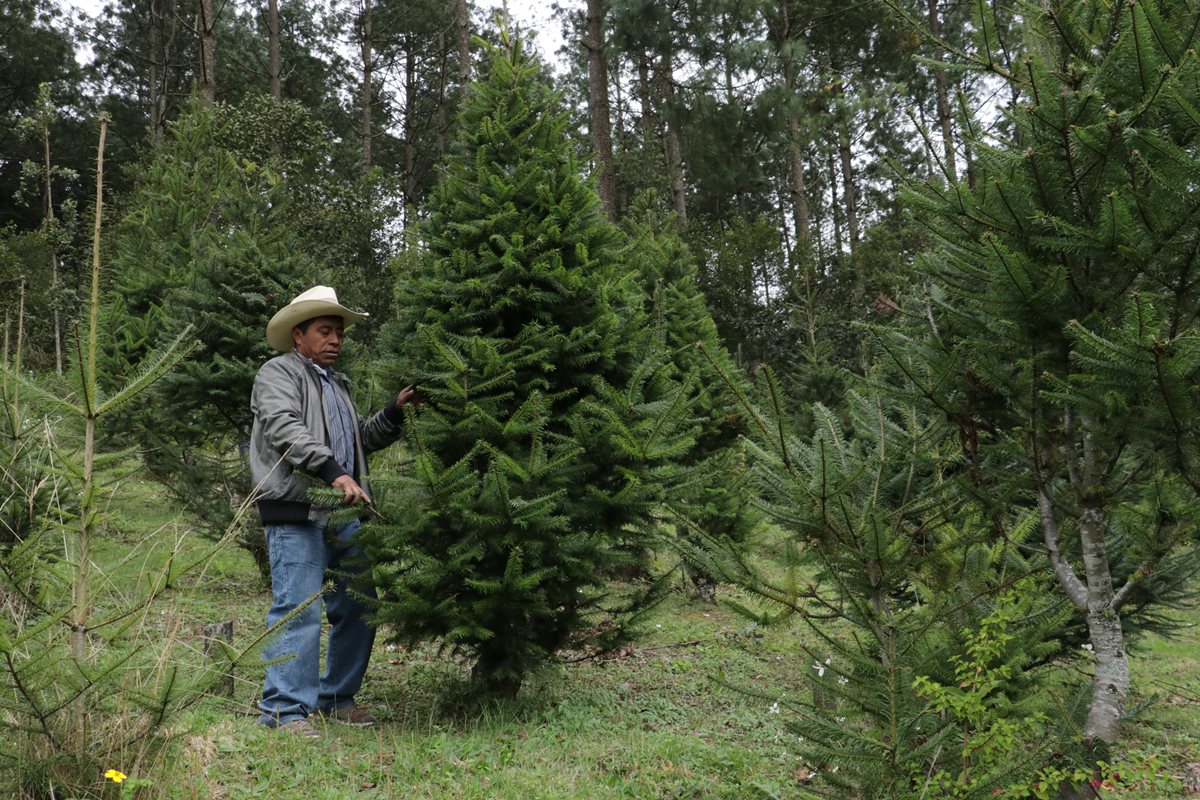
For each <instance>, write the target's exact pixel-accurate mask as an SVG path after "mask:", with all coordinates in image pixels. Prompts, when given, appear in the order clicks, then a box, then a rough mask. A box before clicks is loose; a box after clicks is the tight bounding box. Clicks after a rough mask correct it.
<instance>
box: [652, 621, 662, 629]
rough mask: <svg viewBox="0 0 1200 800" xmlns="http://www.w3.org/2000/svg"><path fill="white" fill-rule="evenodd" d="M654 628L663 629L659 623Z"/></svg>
mask: <svg viewBox="0 0 1200 800" xmlns="http://www.w3.org/2000/svg"><path fill="white" fill-rule="evenodd" d="M654 627H656V628H661V627H662V623H661V622H660V623H658V624H657V625H655V626H654Z"/></svg>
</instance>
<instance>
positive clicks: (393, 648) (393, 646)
mask: <svg viewBox="0 0 1200 800" xmlns="http://www.w3.org/2000/svg"><path fill="white" fill-rule="evenodd" d="M384 649H386V650H387V651H388V652H389V653H394V652H396V645H394V644H389V645H388V646H387V647H386V648H384Z"/></svg>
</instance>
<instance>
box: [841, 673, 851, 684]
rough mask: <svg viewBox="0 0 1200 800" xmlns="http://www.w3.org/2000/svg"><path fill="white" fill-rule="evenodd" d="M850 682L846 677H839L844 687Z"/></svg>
mask: <svg viewBox="0 0 1200 800" xmlns="http://www.w3.org/2000/svg"><path fill="white" fill-rule="evenodd" d="M849 682H850V679H849V678H847V677H846V676H845V675H838V683H840V684H841V685H842V686H845V685H846V684H847V683H849Z"/></svg>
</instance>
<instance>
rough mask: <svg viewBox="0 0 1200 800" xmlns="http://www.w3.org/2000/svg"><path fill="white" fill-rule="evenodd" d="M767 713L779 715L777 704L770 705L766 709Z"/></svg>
mask: <svg viewBox="0 0 1200 800" xmlns="http://www.w3.org/2000/svg"><path fill="white" fill-rule="evenodd" d="M767 713H768V714H778V713H779V703H771V705H770V706H768V707H767Z"/></svg>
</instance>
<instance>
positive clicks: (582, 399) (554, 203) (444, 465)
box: [364, 37, 688, 694]
mask: <svg viewBox="0 0 1200 800" xmlns="http://www.w3.org/2000/svg"><path fill="white" fill-rule="evenodd" d="M567 123H568V117H567V115H566V114H565V113H564V112H563V111H562V109H561V105H560V101H559V100H558V99H557V98H556V96H555V95H554V94H553V93H552V91H551V89H550V88H549V86H548V85H547V83H546V81H545V79H544V77H543V76H542V75H540V74H539V71H538V68H537V66H536V65H535V64H533V63H531V62H530V61H529V60H528V59H526V58H525V57H524V55H523V54H522V52H521V49H520V45H519V44H517V43H515V42H511V41H509V40H508V39H507V37H505V38H503V40H502V47H497V48H495V49H493V51H492V53H491V65H490V70H489V72H488V74H487V75H486V77H484V78H482V79H481V80H480V81H478V82H477V83H476V84H475V85H474V86H472V88H471V91H470V93H469V98H468V100H467V105H466V109H465V111H464V115H463V118H462V121H461V126H462V127H461V130H460V133H459V136H458V138H457V140H456V142H455V143H454V145H453V147H452V149H451V153H452V155H451V157H450V159H449V162H448V164H447V166H446V168H445V172H444V177H443V180H442V182H441V183H440V184H439V186H438V188H437V189H436V191H435V192H434V194H433V196H432V199H431V201H430V204H429V206H428V208H427V209H426V213H427V221H426V222H425V223H424V224H423V225H422V234H423V239H424V241H423V242H422V244H423V246H424V248H425V249H424V250H423V252H422V253H421V255H420V256H419V260H418V261H417V264H416V266H415V268H414V271H413V273H412V274H410V275H405V276H403V277H402V280H401V282H400V284H399V293H398V297H397V307H398V308H399V309H401V311H402V314H403V316H402V319H401V322H400V324H399V325H398V326H397V329H396V332H395V338H394V339H392V344H391V352H392V354H393V356H394V357H395V358H396V359H398V365H397V367H396V370H397V371H398V372H397V374H399V375H402V376H404V379H406V380H410V381H416V382H418V383H419V384H420V387H421V391H422V393H423V394H424V395H425V396H426V397H427V399H428V404H427V406H426V407H425V408H422V409H420V411H419V412H417V413H415V414H413V415H412V416H411V417H410V420H409V427H408V432H409V443H410V447H411V449H412V454H413V458H414V463H413V464H412V465H411V467H410V468H409V469H408V470H407V471H406V474H405V475H404V478H403V483H402V485H401V486H400V487H399V490H398V492H397V493H396V494H395V495H394V496H393V497H392V498H391V499H390V500H389V501H388V502H387V503H386V504H384V505H383V506H381V508H382V513H383V516H384V517H385V518H387V519H388V520H389V521H390V522H389V524H387V525H383V526H376V527H375V530H374V532H366V533H364V536H365V538H366V540H367V542H368V550H369V552H370V553H371V555H372V557H373V558H374V559H375V560H376V561H377V562H378V563H379V564H380V565H381V566H380V568H379V569H380V573H381V574H382V575H383V577H384V584H383V589H384V591H385V594H386V598H387V599H386V601H385V602H384V604H383V605H382V607H381V609H380V612H379V615H378V617H379V621H380V622H382V623H387V624H389V625H391V626H394V630H395V631H396V635H397V637H398V638H400V639H404V640H409V641H412V640H420V639H438V640H440V641H441V642H442V643H443V644H444V645H445V646H447V647H449V648H451V649H454V650H459V651H463V652H465V653H467V654H468V655H469V656H471V657H472V658H473V660H474V662H475V667H474V676H475V678H476V680H477V682H478V683H479V684H481V685H482V686H483V687H484V688H486V689H487V690H488V691H491V692H494V693H499V694H513V693H515V692H516V691H517V689H518V688H519V687H520V685H521V683H522V681H523V679H524V678H525V676H526V675H527V674H528V673H529V672H530V671H531V670H532V669H534V668H535V667H536V666H538V665H539V664H541V663H544V662H545V661H547V660H548V659H549V658H551V657H552V656H553V655H554V654H555V652H556V651H558V650H559V649H560V648H563V647H566V646H568V645H574V646H582V645H583V643H584V642H586V641H588V640H595V639H596V638H597V636H598V634H599V633H601V632H603V631H598V630H596V629H594V626H595V625H596V624H597V623H598V622H599V621H600V618H601V617H600V616H599V615H602V613H603V611H604V609H605V600H606V596H607V594H608V586H607V583H608V577H607V576H608V575H609V574H610V573H611V572H612V570H613V569H615V568H617V567H618V566H620V565H628V564H636V565H641V564H642V562H643V561H644V558H645V554H644V551H643V545H644V542H642V541H641V540H640V539H639V538H637V537H636V536H635V532H634V531H627V530H626V526H630V525H637V524H638V523H639V521H641V520H643V519H644V517H645V516H646V514H647V512H648V511H649V510H650V508H651V507H652V502H653V501H654V500H655V499H656V489H655V485H654V483H653V482H652V481H650V480H648V476H647V475H646V474H645V473H646V467H644V466H643V464H649V465H651V466H652V465H654V464H656V463H661V462H663V461H664V460H666V459H669V458H670V456H671V455H672V454H673V453H675V452H677V451H678V450H679V449H680V448H681V447H683V446H686V444H687V443H688V442H687V440H686V439H680V438H678V437H677V436H676V426H678V425H679V424H680V420H681V419H682V415H683V410H684V409H686V404H685V403H684V400H683V391H682V388H680V389H677V390H675V391H674V393H673V394H672V393H671V392H670V390H669V388H667V387H668V386H669V384H665V383H664V379H663V375H662V370H661V369H660V368H659V366H658V365H660V364H664V363H665V360H664V359H662V358H661V357H658V356H656V354H655V353H654V352H653V351H648V350H647V349H646V347H645V344H644V342H645V340H644V339H640V340H639V337H636V336H633V335H631V334H630V332H632V331H635V330H637V327H638V326H639V325H640V324H641V319H642V318H641V317H640V316H639V314H640V312H639V302H638V299H637V295H636V292H635V290H636V288H637V285H636V283H635V282H634V280H633V279H632V278H631V277H627V276H626V275H624V274H622V272H621V270H620V269H619V266H618V262H617V260H616V256H617V245H618V236H617V231H616V230H615V229H614V228H612V227H611V226H609V225H607V224H606V223H605V222H604V220H603V218H602V216H601V212H600V208H599V204H598V200H597V197H596V194H595V192H594V191H593V190H592V189H591V188H590V187H589V186H588V184H587V183H586V182H585V181H584V180H583V179H582V178H581V177H580V174H579V169H578V165H577V162H576V161H575V158H574V156H573V154H572V152H571V150H570V148H569V147H568V140H567V139H566V137H565V136H564V131H565V128H566V125H567ZM397 380H400V379H399V378H398V379H397ZM631 536H634V541H633V543H632V544H631V542H630V537H631ZM607 599H608V600H609V601H610V602H609V608H610V609H611V608H612V607H615V606H616V605H617V604H616V602H615V601H613V600H612V599H611V598H607ZM608 633H609V634H616V633H617V631H616V630H610V631H608Z"/></svg>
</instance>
